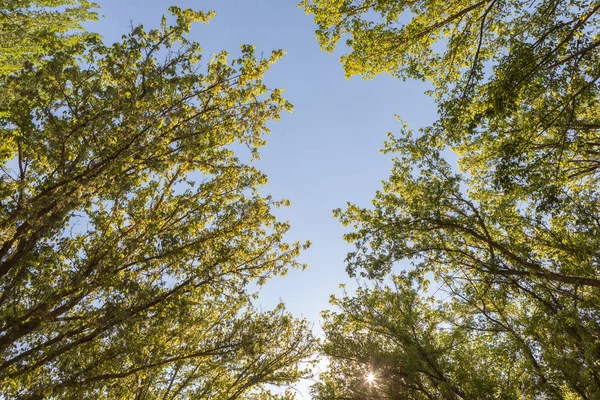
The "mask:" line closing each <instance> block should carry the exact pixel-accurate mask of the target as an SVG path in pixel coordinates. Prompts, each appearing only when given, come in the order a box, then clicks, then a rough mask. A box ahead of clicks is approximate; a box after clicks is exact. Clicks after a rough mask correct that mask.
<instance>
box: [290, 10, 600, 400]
mask: <svg viewBox="0 0 600 400" xmlns="http://www.w3.org/2000/svg"><path fill="white" fill-rule="evenodd" d="M302 6H303V7H304V8H305V9H306V11H307V12H308V13H310V14H312V15H313V16H314V20H315V22H316V23H317V25H318V30H317V32H316V35H317V38H318V40H319V41H320V43H321V45H322V47H323V48H324V49H326V50H328V51H331V50H332V49H333V48H334V47H335V46H336V44H337V43H338V42H339V41H340V40H344V39H346V44H347V45H348V53H347V54H346V55H344V56H343V57H342V64H343V66H344V69H345V72H346V75H348V76H350V75H355V74H360V75H362V76H363V77H365V78H372V77H374V76H375V75H377V74H381V73H389V74H392V75H394V76H397V77H399V78H417V79H426V80H428V81H430V83H431V84H432V85H433V87H434V89H433V90H432V91H431V94H432V95H433V96H434V98H435V100H436V102H437V105H438V114H439V119H438V120H437V121H436V122H435V123H434V124H432V126H430V127H427V128H423V129H421V130H420V131H419V132H418V133H413V132H412V131H410V129H408V128H407V127H406V126H404V127H403V129H402V130H401V132H400V133H399V134H398V135H394V136H391V137H390V139H389V140H388V142H387V143H386V144H385V148H384V150H383V151H384V152H386V153H390V154H394V155H396V158H394V160H393V167H392V171H391V175H390V178H389V179H388V180H387V181H386V182H384V184H383V188H382V190H381V191H379V192H377V193H376V195H375V199H374V200H373V201H372V205H371V207H368V208H364V207H359V206H356V205H349V206H348V207H347V208H346V209H345V210H336V212H335V215H336V216H337V217H338V218H339V219H340V220H341V222H342V223H343V224H344V225H347V226H352V227H353V230H352V232H350V233H349V234H347V235H346V239H347V240H348V241H349V242H351V243H353V244H354V245H355V247H356V250H355V251H354V252H352V253H350V254H349V255H348V258H347V262H348V271H349V272H350V273H351V274H360V275H362V276H363V277H366V278H369V279H372V280H374V281H375V282H386V283H390V282H393V285H388V286H387V287H386V286H384V285H383V284H382V285H381V287H380V286H377V285H379V283H375V284H374V285H375V287H374V288H373V290H370V291H359V292H358V293H357V294H356V296H354V297H350V296H348V297H345V298H343V299H342V300H340V301H338V302H337V306H338V307H339V308H340V309H341V310H340V312H339V313H337V314H335V313H330V314H328V315H327V324H326V325H325V326H326V334H327V341H326V342H325V346H324V350H325V353H326V354H327V355H328V356H329V357H330V359H331V361H332V364H333V368H332V370H331V371H330V373H328V374H326V375H324V379H323V381H322V382H321V383H319V384H318V385H317V386H316V394H317V397H318V398H322V399H335V398H368V397H369V396H374V397H384V398H411V399H422V398H448V399H454V398H473V399H479V398H515V399H516V398H541V397H544V398H581V399H585V398H594V397H598V396H599V395H600V380H598V376H599V375H600V369H599V368H600V365H599V364H598V362H597V359H598V353H597V343H598V339H599V335H598V332H599V329H600V327H599V324H598V321H599V319H598V309H599V308H600V297H599V295H598V289H599V288H600V268H599V264H598V260H600V253H599V252H598V249H599V248H600V240H599V239H598V238H600V224H599V222H598V221H599V220H600V219H599V216H600V203H599V199H600V191H599V190H598V179H599V171H600V169H599V167H600V163H599V160H600V158H599V155H600V152H599V148H600V146H599V143H600V129H599V127H600V120H598V115H599V113H598V106H599V104H600V101H599V100H600V97H599V96H600V86H599V82H600V50H599V47H598V26H599V23H600V4H598V3H597V2H564V1H554V0H549V1H539V2H526V1H495V0H491V1H462V0H458V1H437V0H417V1H399V0H374V1H370V0H368V1H367V0H366V1H336V0H307V1H304V2H302ZM452 153H454V154H452ZM448 159H456V160H457V163H456V164H455V165H453V164H454V163H450V162H448V161H447V160H448ZM401 262H404V263H406V262H409V263H410V267H409V268H407V269H406V270H400V265H406V264H401ZM428 280H431V281H432V284H431V288H432V289H434V291H435V294H436V295H437V297H438V298H439V299H440V303H439V304H427V303H426V302H425V299H426V298H427V296H430V295H431V291H428V289H427V288H426V285H425V282H426V281H428ZM398 282H401V283H402V285H398ZM390 286H391V287H390ZM394 296H395V297H396V298H394ZM415 296H419V297H421V298H420V300H419V302H416V303H417V304H418V305H417V306H414V307H413V308H412V309H410V308H408V309H407V307H406V306H405V302H406V301H408V300H409V299H413V298H414V297H415ZM392 304H393V306H392ZM413 312H414V313H415V314H416V315H417V316H418V317H417V318H416V319H420V320H422V321H423V323H422V324H418V323H416V324H415V323H413V322H412V320H410V319H408V316H409V315H411V313H413ZM430 315H434V316H435V318H433V319H432V321H433V322H431V324H430V325H428V322H429V319H428V316H430ZM437 346H439V347H437ZM457 349H458V350H457ZM456 350H457V351H456ZM374 365H377V366H378V368H379V372H373V374H374V375H377V374H379V377H380V378H377V379H375V380H374V382H375V384H372V385H365V384H364V382H365V381H364V376H365V371H367V370H370V369H373V368H374ZM517 382H518V383H517Z"/></svg>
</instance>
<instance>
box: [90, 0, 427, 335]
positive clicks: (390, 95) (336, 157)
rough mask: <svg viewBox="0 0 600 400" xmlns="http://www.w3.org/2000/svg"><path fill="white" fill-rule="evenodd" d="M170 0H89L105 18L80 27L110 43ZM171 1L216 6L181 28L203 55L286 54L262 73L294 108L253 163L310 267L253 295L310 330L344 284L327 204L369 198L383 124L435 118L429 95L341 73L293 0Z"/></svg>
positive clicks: (154, 16) (151, 19)
mask: <svg viewBox="0 0 600 400" xmlns="http://www.w3.org/2000/svg"><path fill="white" fill-rule="evenodd" d="M172 1H173V0H96V2H97V3H98V4H99V5H100V6H101V10H100V14H101V15H103V16H104V17H103V18H101V19H100V21H99V22H97V23H93V24H87V25H86V26H87V27H88V28H89V29H91V30H93V31H96V32H99V33H100V34H102V35H103V36H104V38H105V41H106V42H113V41H115V40H119V39H120V36H121V35H122V34H123V33H126V32H127V31H128V30H129V27H130V25H131V24H133V25H138V24H143V25H144V26H145V27H146V28H148V29H149V28H152V27H156V26H158V24H159V23H160V18H161V16H162V15H163V14H165V13H166V12H167V9H168V7H169V6H170V5H172V4H173V3H172ZM176 4H177V5H178V6H180V7H189V8H193V9H196V10H214V11H216V12H217V16H216V17H215V18H214V19H213V21H212V22H211V23H210V25H206V26H204V25H201V24H196V25H194V27H193V28H192V32H191V34H190V38H191V39H193V40H196V41H198V42H200V43H201V45H202V47H203V48H204V50H205V52H206V53H212V52H217V51H220V50H222V49H224V50H228V51H230V52H232V53H234V54H235V53H236V52H237V51H238V49H239V45H240V44H242V43H248V44H253V45H255V46H256V50H257V52H258V53H259V54H260V52H261V51H263V52H264V53H265V54H269V53H270V51H271V50H273V49H284V50H286V52H287V55H286V56H285V57H284V59H283V60H281V61H279V62H278V63H277V64H276V65H275V66H274V67H273V69H272V71H270V72H269V74H268V75H267V77H266V81H267V83H268V85H269V86H270V87H283V88H285V97H286V98H287V99H288V100H289V101H290V102H291V103H292V104H293V105H294V112H293V113H292V114H287V115H284V116H283V118H282V120H281V121H279V122H277V123H273V124H271V125H270V128H271V130H272V133H271V134H270V135H269V136H268V138H267V140H268V144H267V146H266V147H264V148H263V149H262V152H261V160H260V161H258V162H257V165H258V166H259V168H260V169H261V170H262V171H264V172H265V173H266V174H267V175H268V176H269V184H268V186H266V187H265V188H264V189H263V191H264V192H265V193H269V194H272V195H273V196H274V197H275V198H282V197H285V198H287V199H289V200H290V201H291V206H290V207H289V208H287V209H285V210H281V211H278V213H277V214H278V215H279V216H280V218H281V219H284V220H289V221H290V224H291V226H292V229H291V231H290V234H289V240H300V241H305V240H311V242H312V243H313V245H312V247H311V248H310V249H309V250H307V251H306V252H305V253H304V254H303V255H302V256H301V261H302V262H305V263H307V264H309V268H308V269H307V270H305V271H291V272H290V273H289V274H288V275H287V276H286V277H283V278H277V279H275V280H273V281H271V282H269V283H268V284H267V285H266V286H265V287H264V288H263V290H262V292H261V293H262V294H261V297H260V303H261V305H263V306H264V307H265V308H270V307H272V306H273V305H275V304H276V303H277V302H278V301H279V300H280V299H281V300H283V301H284V302H285V303H286V305H287V308H288V309H289V310H290V311H292V312H293V313H294V314H296V315H298V316H300V315H303V316H305V317H306V318H308V319H310V320H312V321H313V322H314V325H315V330H316V331H317V333H318V332H319V330H320V329H319V312H320V311H321V310H322V309H325V308H328V301H329V296H330V295H331V294H332V293H339V292H340V290H339V289H338V286H339V284H341V283H351V282H352V280H351V279H350V278H349V277H348V276H347V274H346V272H345V265H344V258H345V256H346V253H347V252H348V251H349V250H350V246H349V245H348V244H346V243H345V242H344V241H343V239H342V235H343V233H344V228H343V227H342V226H341V224H340V223H339V222H338V221H337V220H336V219H334V218H333V217H332V212H331V210H332V209H334V208H338V207H344V205H345V204H346V202H352V203H357V204H359V205H364V206H366V205H368V204H369V201H370V199H371V198H372V197H373V194H374V193H375V191H376V190H377V189H379V187H380V185H381V181H382V180H383V179H386V178H387V176H388V174H389V170H390V167H391V164H390V161H389V158H388V157H387V156H385V155H383V154H381V153H379V152H378V150H379V149H380V148H381V147H382V144H383V141H384V140H385V135H386V133H387V132H398V131H399V129H400V123H399V122H398V121H397V120H396V118H395V116H394V114H399V115H400V116H401V117H402V118H403V119H404V120H405V121H406V122H408V124H409V125H410V126H411V127H412V128H418V127H421V126H424V125H428V124H430V123H431V122H432V121H433V120H434V118H435V107H434V105H433V101H432V100H431V99H430V98H428V97H426V96H425V95H424V94H423V92H424V91H425V90H426V89H427V88H428V87H427V86H426V84H424V83H421V82H414V81H407V82H402V81H400V80H396V79H392V78H391V77H389V76H380V77H377V78H376V79H374V80H372V81H364V80H362V79H361V78H359V77H354V78H352V79H350V80H347V79H345V78H344V73H343V70H342V67H341V65H340V63H339V56H340V54H341V51H340V52H338V53H337V54H336V53H334V54H333V55H331V54H327V53H325V52H323V51H321V50H320V49H319V46H318V43H317V42H316V40H315V36H314V24H313V22H312V18H311V17H310V16H307V15H306V14H305V13H304V12H303V10H301V9H299V8H298V7H297V0H285V1H284V0H210V1H208V0H207V1H202V0H193V1H179V2H177V3H176Z"/></svg>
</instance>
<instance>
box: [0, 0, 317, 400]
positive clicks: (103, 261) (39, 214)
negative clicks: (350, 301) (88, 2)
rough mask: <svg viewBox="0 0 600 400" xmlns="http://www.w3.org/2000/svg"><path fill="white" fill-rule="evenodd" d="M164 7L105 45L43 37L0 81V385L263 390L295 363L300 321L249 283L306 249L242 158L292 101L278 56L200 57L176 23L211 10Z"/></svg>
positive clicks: (116, 394)
mask: <svg viewBox="0 0 600 400" xmlns="http://www.w3.org/2000/svg"><path fill="white" fill-rule="evenodd" d="M55 3H56V2H53V3H52V5H54V4H55ZM29 4H30V3H28V4H27V5H29ZM37 4H41V5H49V4H50V3H47V2H40V3H37ZM63 4H64V2H63ZM170 10H171V13H172V14H173V18H174V19H175V23H174V24H171V23H169V19H167V18H163V20H162V23H161V26H160V28H159V29H152V30H150V31H145V30H144V29H143V28H142V27H141V26H138V27H136V28H134V29H133V30H132V32H131V33H130V34H128V35H125V36H123V40H122V41H121V42H118V43H115V44H112V45H110V46H106V45H104V44H103V43H102V42H101V41H100V40H99V39H98V37H97V36H95V35H84V37H83V38H82V40H78V43H77V44H76V45H74V46H71V44H70V42H69V43H67V42H68V41H58V42H55V41H54V39H52V42H53V43H54V44H56V45H59V46H60V47H59V48H54V47H52V51H51V52H49V53H44V60H43V61H44V62H41V63H40V62H28V63H25V64H24V65H23V67H22V68H20V69H17V70H13V71H12V73H11V74H9V75H7V76H5V77H3V78H2V81H1V84H0V86H1V90H2V91H3V93H4V96H3V102H4V104H3V109H4V114H3V117H2V120H1V121H0V124H1V128H0V129H1V130H0V132H1V133H0V135H1V138H2V146H3V147H2V149H3V151H2V168H3V169H2V171H3V173H2V175H1V176H0V243H1V245H0V292H1V293H0V391H1V392H2V393H3V396H4V397H6V398H73V399H80V398H94V399H96V398H136V399H154V398H161V399H174V398H214V399H235V398H256V399H258V398H265V396H267V395H268V394H269V390H268V385H277V386H279V385H287V384H290V383H292V382H294V381H295V380H297V379H299V378H301V377H302V376H304V375H305V374H306V371H305V370H303V368H302V367H301V366H300V361H302V360H305V359H306V358H307V356H309V355H310V352H311V348H312V346H313V339H312V336H311V335H310V331H309V330H308V327H307V323H306V321H303V320H297V319H295V318H293V317H292V316H290V315H289V314H288V313H287V312H286V311H285V309H284V308H283V306H282V305H280V306H279V307H278V308H277V309H275V310H273V311H260V310H257V309H256V308H255V307H254V306H253V303H252V297H253V295H254V294H253V293H252V291H251V290H250V289H249V285H250V284H253V285H255V286H256V285H258V286H260V285H261V284H262V283H264V282H265V281H266V280H267V279H269V278H270V277H272V276H274V275H280V274H284V273H285V272H286V271H287V269H288V268H291V267H301V265H300V264H299V263H298V262H297V261H296V256H297V255H298V253H299V251H300V250H301V248H302V247H303V246H306V245H301V244H299V243H294V244H288V243H286V242H285V241H284V234H285V232H286V231H287V229H288V225H287V224H286V223H282V222H278V221H277V220H276V219H275V217H274V216H273V214H272V212H271V210H272V209H273V208H274V207H279V206H282V205H286V202H285V201H276V200H273V199H272V198H271V197H269V196H264V195H262V194H261V193H260V191H259V187H260V186H261V185H263V184H264V183H265V182H266V177H265V175H264V174H262V173H261V172H259V171H258V170H257V169H256V168H255V167H253V166H252V165H251V164H245V163H243V162H241V161H240V159H239V158H238V155H239V153H240V152H242V151H244V149H247V150H248V154H250V155H251V156H252V157H258V155H259V153H258V150H259V148H260V147H261V146H262V145H264V144H265V140H264V138H263V136H264V134H266V133H267V132H268V129H267V128H266V127H265V123H266V122H267V121H269V120H275V119H277V118H278V117H279V115H280V113H281V112H282V111H285V110H289V109H290V107H291V106H290V104H289V103H288V102H287V101H286V100H284V99H283V97H282V94H281V90H279V89H275V90H269V89H267V87H266V86H265V84H264V83H263V81H262V77H263V74H264V73H265V72H266V71H267V70H268V69H269V67H270V66H271V65H272V64H273V63H274V62H275V61H276V60H277V59H279V58H280V57H281V56H282V54H283V52H282V51H274V52H273V53H272V54H271V55H270V56H269V57H268V58H262V59H257V58H256V57H255V56H254V54H253V47H252V46H248V45H244V46H242V47H241V55H240V56H239V57H238V58H235V59H233V60H231V61H228V59H227V57H228V54H227V53H226V52H221V53H218V54H215V55H214V56H213V57H212V58H211V59H210V60H209V61H208V62H205V63H204V67H203V66H202V65H203V64H201V61H202V50H201V48H200V46H199V44H198V43H195V42H192V41H189V40H188V39H186V38H185V35H186V34H187V33H188V32H189V29H190V25H191V24H192V23H193V22H195V21H201V22H205V23H206V22H208V21H209V20H210V18H211V17H212V13H202V12H194V11H192V10H189V9H185V10H182V9H179V8H177V7H172V8H171V9H170ZM61 18H62V17H61ZM67 19H68V18H67ZM32 26H33V25H31V26H30V25H25V26H24V29H29V28H31V29H33V30H34V33H33V34H34V35H37V34H38V33H39V34H40V35H41V36H40V37H42V38H44V39H45V38H46V36H44V35H45V34H46V33H45V32H42V31H39V32H38V31H37V29H38V28H39V27H35V26H33V27H32ZM69 26H72V25H69ZM23 38H24V39H23V40H28V39H27V38H28V36H23ZM21 44H22V43H21ZM19 51H20V50H19V49H17V50H16V52H17V53H18V52H19ZM40 55H41V53H33V54H30V55H27V58H31V59H33V60H34V61H35V57H38V56H40ZM234 149H235V150H236V151H235V152H234ZM236 153H237V155H236ZM272 396H274V395H272ZM272 396H271V397H272Z"/></svg>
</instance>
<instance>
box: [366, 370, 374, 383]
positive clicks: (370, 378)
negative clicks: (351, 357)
mask: <svg viewBox="0 0 600 400" xmlns="http://www.w3.org/2000/svg"><path fill="white" fill-rule="evenodd" d="M367 382H368V383H369V385H372V384H373V382H375V375H373V373H372V372H369V373H368V375H367Z"/></svg>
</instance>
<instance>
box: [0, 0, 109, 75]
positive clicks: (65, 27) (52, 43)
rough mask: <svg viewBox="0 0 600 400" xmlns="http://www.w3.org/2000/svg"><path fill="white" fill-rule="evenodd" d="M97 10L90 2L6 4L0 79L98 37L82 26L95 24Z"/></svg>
mask: <svg viewBox="0 0 600 400" xmlns="http://www.w3.org/2000/svg"><path fill="white" fill-rule="evenodd" d="M96 7H97V6H96V5H95V4H94V3H91V2H89V1H86V0H25V1H24V0H2V6H1V7H0V35H1V37H2V42H1V43H0V77H3V76H6V75H8V74H10V73H13V72H15V71H18V70H19V69H21V68H23V66H24V65H26V64H27V63H32V64H39V63H41V62H43V61H44V60H45V59H46V57H49V56H52V55H53V54H55V53H56V52H59V51H68V49H69V48H72V47H74V46H77V45H78V44H80V43H82V42H84V41H85V40H88V39H90V38H92V37H94V36H95V35H93V34H90V33H87V32H81V26H80V25H79V23H80V22H83V21H86V20H95V19H96V18H97V15H96V13H94V12H92V11H91V9H93V8H96Z"/></svg>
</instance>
